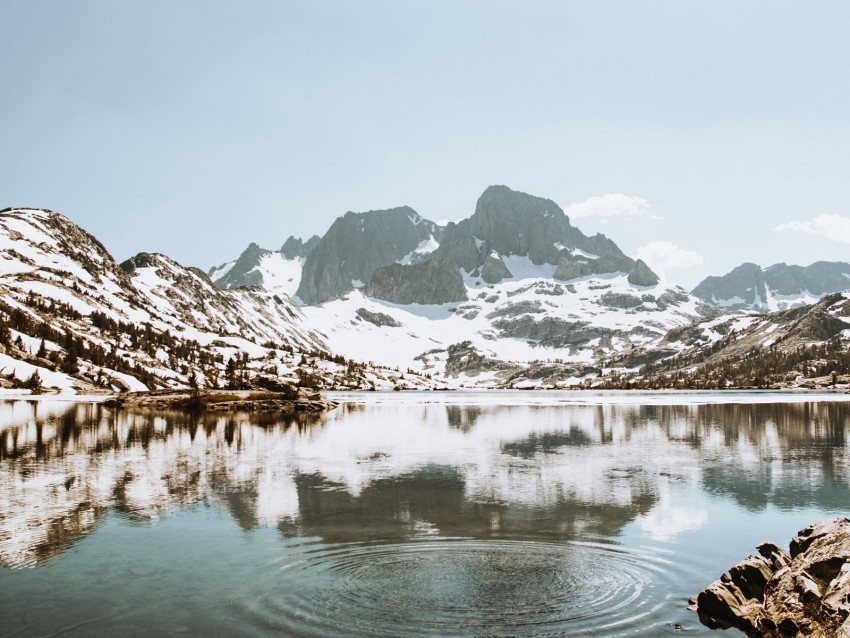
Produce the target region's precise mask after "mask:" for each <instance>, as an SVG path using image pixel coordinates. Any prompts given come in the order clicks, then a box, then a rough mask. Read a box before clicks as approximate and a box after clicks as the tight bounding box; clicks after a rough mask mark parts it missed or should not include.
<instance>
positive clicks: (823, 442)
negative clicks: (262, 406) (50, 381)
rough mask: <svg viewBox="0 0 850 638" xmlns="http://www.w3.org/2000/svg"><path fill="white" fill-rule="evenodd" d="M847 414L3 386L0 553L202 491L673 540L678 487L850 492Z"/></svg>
mask: <svg viewBox="0 0 850 638" xmlns="http://www.w3.org/2000/svg"><path fill="white" fill-rule="evenodd" d="M849 417H850V409H848V407H847V405H846V404H843V403H801V404H754V405H747V404H741V405H691V406H688V405H680V406H663V405H650V406H639V405H601V406H546V405H505V406H497V405H445V404H440V403H432V404H412V405H403V404H397V405H374V404H366V405H357V404H346V405H343V406H341V407H340V409H338V410H336V411H334V412H331V413H329V414H328V415H326V416H325V417H324V418H322V419H321V420H319V421H318V422H315V423H307V422H304V421H297V420H290V421H286V422H277V421H276V420H275V419H273V418H271V417H266V418H265V419H258V417H257V416H256V415H248V414H239V415H217V416H211V417H200V418H199V417H196V416H192V415H187V414H183V413H167V412H158V413H150V412H148V413H132V412H123V411H115V410H111V409H107V408H103V407H101V406H98V405H92V404H75V405H74V404H72V405H67V404H59V403H57V404H37V403H27V402H23V401H6V402H3V403H2V404H0V423H2V424H3V425H0V428H2V430H0V505H2V507H0V562H1V563H2V564H5V565H8V566H22V565H34V564H38V563H39V562H40V561H42V560H44V559H47V558H49V557H51V556H54V555H56V554H57V553H59V552H61V551H63V550H64V549H65V548H67V547H69V546H70V545H72V544H73V543H74V542H76V541H77V540H78V539H80V538H82V537H84V536H85V535H86V534H88V533H89V532H91V531H92V530H93V529H94V528H95V527H96V526H97V525H98V522H99V521H101V520H102V519H103V515H104V513H106V512H107V511H110V510H112V511H115V512H118V513H120V514H121V515H122V516H123V517H124V518H125V519H126V520H129V521H131V522H134V523H147V522H149V521H151V520H156V519H159V518H162V517H164V516H167V515H168V514H169V513H171V512H174V511H176V510H178V509H182V508H185V507H187V506H190V505H192V504H195V503H199V502H206V503H209V504H210V505H212V506H214V507H216V508H219V509H220V510H221V511H225V512H228V513H229V514H230V515H231V516H232V517H233V519H234V520H235V521H237V522H238V524H239V525H240V526H241V527H242V528H243V529H245V530H251V529H255V528H277V529H278V530H279V531H280V533H281V534H282V535H283V536H284V537H293V536H298V537H301V536H304V537H318V538H321V539H322V540H324V541H325V542H327V543H351V542H361V541H382V542H403V541H410V540H416V539H428V538H431V537H436V536H439V537H464V538H470V539H479V540H499V541H510V540H516V539H525V540H530V541H547V540H558V541H569V540H574V539H588V538H595V537H606V538H610V537H613V536H616V535H617V534H618V533H619V532H620V531H621V530H622V528H623V527H624V526H625V525H627V524H628V523H630V522H633V521H634V522H637V523H638V524H639V525H640V526H641V529H643V530H645V531H646V533H647V534H648V535H649V536H650V537H651V538H654V539H656V540H668V539H670V538H672V537H675V535H676V534H678V533H681V532H682V531H683V530H687V529H694V528H699V527H700V526H701V525H702V524H704V522H705V517H706V513H705V511H703V510H701V509H699V508H698V507H695V506H692V505H691V504H688V503H681V502H673V500H672V499H671V498H670V494H671V490H674V489H676V488H677V486H679V487H681V486H682V485H689V486H693V488H694V489H699V490H703V491H706V492H708V493H709V494H711V495H714V497H716V498H723V499H732V500H733V501H735V502H736V503H738V504H739V505H740V506H742V507H744V508H747V509H749V510H752V511H758V510H760V509H763V508H765V507H767V506H768V505H774V506H777V507H780V508H794V507H802V506H817V507H819V508H822V509H837V508H841V507H844V506H846V503H847V494H848V478H850V476H848V457H847V442H846V430H847V426H848V418H849Z"/></svg>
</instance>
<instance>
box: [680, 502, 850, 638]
mask: <svg viewBox="0 0 850 638" xmlns="http://www.w3.org/2000/svg"><path fill="white" fill-rule="evenodd" d="M757 549H758V552H759V556H750V557H749V558H746V559H745V560H743V561H741V562H740V563H738V564H737V565H736V566H735V567H733V568H732V569H730V570H729V573H728V574H724V575H723V576H722V577H721V578H720V579H719V580H717V581H715V582H714V583H712V584H711V585H709V586H708V587H707V588H706V589H705V590H703V591H702V592H701V593H700V594H699V596H698V597H697V601H696V605H697V612H698V613H699V618H700V621H701V622H702V623H703V624H704V625H706V626H708V627H710V628H712V629H727V628H729V627H736V628H737V629H740V630H741V631H743V632H744V633H745V634H747V635H748V636H750V637H752V638H755V637H760V638H789V637H793V636H800V637H803V636H806V637H809V638H850V519H846V518H836V519H832V520H828V521H822V522H820V523H817V524H816V525H812V526H811V527H807V528H806V529H804V530H801V531H800V532H799V533H798V534H797V536H796V537H795V538H794V539H793V540H792V541H791V545H790V552H785V551H784V550H782V549H780V548H779V547H777V546H776V545H774V544H773V543H762V544H761V545H759V546H758V548H757Z"/></svg>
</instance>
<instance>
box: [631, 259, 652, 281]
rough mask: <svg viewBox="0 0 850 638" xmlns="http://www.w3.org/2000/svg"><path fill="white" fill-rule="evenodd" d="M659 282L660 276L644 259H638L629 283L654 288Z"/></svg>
mask: <svg viewBox="0 0 850 638" xmlns="http://www.w3.org/2000/svg"><path fill="white" fill-rule="evenodd" d="M658 282H659V279H658V275H656V274H655V273H654V272H652V269H650V267H649V266H647V265H646V263H644V261H643V260H642V259H638V260H637V261H636V262H635V266H634V268H632V271H631V272H630V273H629V283H630V284H631V285H633V286H654V285H656V284H657V283H658Z"/></svg>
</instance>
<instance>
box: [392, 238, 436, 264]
mask: <svg viewBox="0 0 850 638" xmlns="http://www.w3.org/2000/svg"><path fill="white" fill-rule="evenodd" d="M439 247H440V244H439V243H437V240H436V239H434V236H433V235H429V236H428V239H423V240H422V241H421V242H419V245H418V246H417V247H416V248H414V249H413V250H412V251H411V252H409V253H407V254H406V255H405V256H404V257H402V259H401V261H400V262H399V263H400V264H402V265H403V266H407V265H408V264H410V262H411V260H412V259H413V257H414V256H415V255H423V256H424V255H430V254H431V253H432V252H434V251H435V250H437V248H439Z"/></svg>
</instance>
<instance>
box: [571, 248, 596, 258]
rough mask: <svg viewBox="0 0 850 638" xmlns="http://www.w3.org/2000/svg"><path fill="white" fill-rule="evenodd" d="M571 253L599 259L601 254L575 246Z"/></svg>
mask: <svg viewBox="0 0 850 638" xmlns="http://www.w3.org/2000/svg"><path fill="white" fill-rule="evenodd" d="M570 253H571V254H572V256H573V257H584V258H585V259H599V255H594V254H592V253H588V252H585V251H583V250H582V249H581V248H573V249H572V250H571V251H570Z"/></svg>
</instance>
